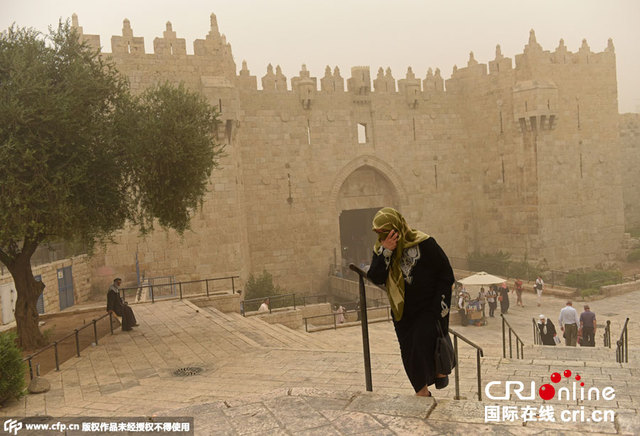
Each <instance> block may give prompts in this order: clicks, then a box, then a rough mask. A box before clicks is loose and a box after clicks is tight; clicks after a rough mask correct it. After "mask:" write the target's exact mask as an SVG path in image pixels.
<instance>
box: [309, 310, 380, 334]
mask: <svg viewBox="0 0 640 436" xmlns="http://www.w3.org/2000/svg"><path fill="white" fill-rule="evenodd" d="M380 310H384V312H385V316H384V318H385V319H386V320H387V321H391V306H376V307H368V308H367V311H368V312H373V311H380ZM354 313H355V314H360V318H359V319H357V320H356V322H360V321H361V319H362V314H361V313H360V311H359V310H346V311H344V312H343V313H338V312H333V313H328V314H326V315H314V316H308V317H306V318H303V320H304V331H305V332H307V333H309V324H308V320H311V319H321V318H329V317H333V329H334V330H336V329H337V328H338V325H341V323H338V321H337V318H338V316H340V315H344V317H345V318H346V317H347V316H348V314H354ZM376 319H377V320H380V319H381V318H380V317H378V318H376ZM330 324H331V323H329V325H330ZM325 325H326V324H325ZM312 331H314V330H312Z"/></svg>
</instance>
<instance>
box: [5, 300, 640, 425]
mask: <svg viewBox="0 0 640 436" xmlns="http://www.w3.org/2000/svg"><path fill="white" fill-rule="evenodd" d="M639 297H640V292H634V293H632V294H627V295H623V296H618V297H612V298H609V299H607V300H600V301H597V302H592V303H591V307H592V309H593V310H594V311H595V312H596V314H597V315H598V319H599V322H600V323H602V322H603V321H604V320H605V319H606V316H604V315H605V314H609V315H608V316H609V317H610V318H611V319H612V321H613V325H614V330H613V340H614V341H615V339H616V338H617V335H619V333H620V331H619V329H620V326H621V325H622V322H623V319H624V317H625V316H633V311H634V307H633V305H631V304H628V302H629V301H636V300H637V299H638V298H639ZM530 298H531V300H533V296H530ZM526 304H527V300H526V299H525V305H526ZM563 305H564V301H563V300H560V299H553V298H551V297H549V298H546V299H545V301H544V305H543V308H542V309H544V311H543V313H546V314H547V316H549V317H550V318H551V319H552V320H553V319H555V318H557V313H558V312H559V310H560V308H561V307H562V306H563ZM575 306H576V307H577V308H580V305H579V304H577V303H576V304H575ZM134 308H135V311H136V317H137V318H138V321H139V322H140V326H139V327H137V328H135V329H134V330H133V331H132V332H121V331H118V332H117V333H116V334H115V335H114V336H107V337H105V338H104V339H102V340H101V341H100V345H99V346H97V347H94V348H92V349H90V350H86V351H85V352H84V354H83V356H82V357H81V358H72V359H71V360H69V361H67V362H66V363H64V364H63V365H62V367H61V371H60V372H55V371H54V372H51V373H49V374H47V375H46V378H47V379H48V380H49V381H50V382H51V384H52V389H51V391H50V392H48V393H46V394H40V395H29V396H26V397H24V398H23V399H21V400H20V401H14V402H13V403H10V404H8V405H7V406H6V407H5V408H3V409H0V416H34V415H49V416H140V415H144V416H151V415H160V416H167V415H169V414H172V415H174V416H176V415H177V414H180V413H184V414H193V415H194V416H195V420H196V421H195V422H196V434H208V433H211V434H250V433H254V434H264V433H267V434H299V433H300V432H302V433H303V434H305V433H306V434H327V433H328V434H356V433H363V434H364V433H366V434H433V433H438V434H447V433H449V434H460V433H467V432H469V431H481V432H483V433H484V432H485V431H486V430H487V429H488V428H489V427H490V428H491V431H493V432H497V433H499V434H500V433H502V434H512V433H516V432H517V433H522V432H525V433H528V432H534V433H535V432H538V433H539V432H540V430H541V429H542V425H543V423H535V422H531V423H527V424H528V425H527V426H526V427H523V426H522V423H521V422H519V421H516V422H515V423H497V424H492V425H490V426H488V425H487V424H485V423H484V408H483V407H484V404H490V403H487V402H486V401H485V402H484V403H483V402H478V401H474V400H473V399H474V398H475V397H476V395H477V394H476V392H477V386H476V377H475V353H474V351H473V349H472V348H471V347H469V346H467V345H465V344H460V369H461V374H460V387H461V395H462V396H463V397H465V398H467V399H468V400H466V401H453V400H451V399H452V398H453V396H454V393H453V379H452V380H451V383H450V386H449V387H448V388H447V389H444V390H442V391H436V392H435V395H436V399H435V401H434V400H429V399H424V398H416V397H415V396H413V390H412V388H411V386H410V384H409V382H408V380H407V379H406V376H405V374H404V370H403V368H402V363H401V360H400V355H399V350H398V346H397V342H396V340H395V335H394V332H393V326H392V324H391V323H377V324H372V325H370V327H369V329H370V338H371V352H372V371H373V388H374V393H363V392H362V391H364V369H363V360H362V343H361V333H360V328H359V327H352V328H344V329H339V330H336V331H325V332H319V333H313V334H307V333H304V332H299V331H293V330H291V329H287V328H285V327H282V326H275V325H268V324H266V323H265V322H264V321H262V320H260V319H259V318H252V319H245V318H243V317H241V316H239V315H238V314H224V313H221V312H219V311H217V310H215V309H211V308H204V309H203V308H198V307H196V306H194V305H193V304H191V303H189V302H188V301H176V300H174V301H163V302H158V303H155V304H142V305H136V306H134ZM540 312H541V310H540V308H538V307H535V306H526V307H525V308H524V309H523V308H517V307H512V309H511V310H510V313H509V315H508V319H509V321H510V322H511V323H512V325H513V326H514V328H515V329H516V330H517V331H518V333H519V334H520V335H521V337H522V339H523V340H524V341H525V343H527V344H530V343H531V342H532V334H531V331H532V330H531V318H532V316H535V315H537V314H538V313H540ZM452 327H453V328H454V329H456V330H457V331H458V332H460V333H462V334H463V335H465V336H466V337H468V338H469V339H471V340H473V341H476V342H477V343H478V344H479V345H481V346H482V347H483V348H484V350H485V357H484V358H483V359H482V365H483V366H482V380H483V385H484V384H486V383H487V382H488V381H492V380H512V381H513V380H521V381H523V382H527V381H528V382H529V383H530V381H531V380H534V381H536V383H538V384H539V383H540V382H542V381H543V380H544V379H545V378H547V379H548V377H549V375H550V374H551V372H552V371H557V370H562V369H563V367H564V366H567V367H571V368H574V369H575V368H579V370H580V372H581V373H582V374H583V376H584V379H583V380H584V381H585V382H587V386H602V385H603V383H604V384H606V385H612V386H613V387H615V389H616V402H615V404H613V403H612V404H611V406H612V407H613V406H615V407H614V408H615V409H616V411H617V417H616V422H615V423H600V424H598V425H597V426H595V425H594V424H591V425H577V424H573V423H572V424H565V423H545V425H544V429H546V430H549V431H557V432H560V433H562V432H569V433H571V432H573V431H575V430H580V431H581V432H590V433H593V432H603V433H616V432H617V433H633V430H630V429H632V428H640V427H633V425H634V424H633V423H634V422H635V421H634V420H635V419H637V411H638V409H640V407H639V406H640V385H638V384H637V383H636V380H637V377H638V376H639V375H640V370H639V369H638V368H639V366H638V364H637V362H638V360H637V359H636V360H635V362H636V363H634V361H633V359H632V358H633V357H640V356H638V354H637V348H638V347H639V344H640V331H638V323H637V321H635V320H634V319H633V318H632V322H631V324H630V332H629V340H630V345H631V347H633V348H632V352H631V354H630V360H631V361H630V363H629V364H625V365H620V364H617V363H616V362H615V357H614V355H613V351H612V350H609V349H602V348H598V349H595V350H594V349H581V348H579V347H578V348H567V347H544V348H542V347H533V346H528V347H527V348H526V349H525V357H526V358H525V359H524V360H520V361H516V360H512V359H503V358H502V355H501V354H502V347H501V337H500V334H501V333H500V332H501V326H500V322H499V319H490V322H489V324H488V325H487V326H485V327H471V326H470V327H460V326H452ZM599 342H600V339H599ZM184 367H200V368H202V369H203V372H202V373H201V374H200V375H197V376H191V377H176V376H174V375H173V372H174V371H175V370H177V369H180V368H184ZM547 382H548V380H547ZM560 403H561V402H560ZM560 403H558V405H560ZM565 403H566V402H565ZM394 404H395V406H393V405H394ZM505 404H510V403H505ZM514 404H515V402H514ZM568 405H569V404H564V406H568ZM573 405H574V406H576V405H577V404H576V403H575V402H574V403H573ZM392 406H393V407H392ZM596 407H600V406H599V405H596ZM587 410H589V408H588V407H587ZM405 411H406V412H405ZM409 411H411V412H410V414H411V415H410V416H407V413H409ZM306 421H308V423H307V424H305V423H304V422H306ZM263 424H264V425H265V426H266V427H264V426H263V427H261V426H262V425H263ZM312 424H313V425H312ZM267 427H268V428H267Z"/></svg>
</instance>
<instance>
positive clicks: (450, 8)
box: [0, 0, 640, 113]
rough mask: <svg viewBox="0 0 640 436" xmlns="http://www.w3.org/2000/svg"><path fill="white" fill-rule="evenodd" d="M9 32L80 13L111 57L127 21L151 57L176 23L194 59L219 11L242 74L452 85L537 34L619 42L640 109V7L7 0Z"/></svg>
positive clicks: (495, 1)
mask: <svg viewBox="0 0 640 436" xmlns="http://www.w3.org/2000/svg"><path fill="white" fill-rule="evenodd" d="M0 11H1V13H0V27H1V28H2V29H6V28H7V27H8V26H10V25H11V24H12V23H16V24H17V25H19V26H29V27H34V28H36V29H38V30H41V31H45V30H46V29H47V26H49V25H53V24H55V23H57V21H58V19H60V18H63V19H66V18H70V17H71V15H72V14H73V13H76V14H77V15H78V18H79V24H80V26H82V27H83V29H84V32H85V33H88V34H98V35H100V41H101V44H102V46H103V49H104V51H105V52H111V42H110V40H111V36H112V35H120V34H121V32H122V21H123V19H125V18H128V19H129V20H130V21H131V27H132V28H133V32H134V35H135V36H141V37H144V39H145V48H146V52H147V53H152V52H153V49H152V44H153V39H154V38H155V37H161V36H162V32H163V31H164V30H165V25H166V22H167V21H171V23H172V25H173V30H174V31H175V32H176V33H177V37H178V38H185V39H186V42H187V53H193V41H194V40H195V39H202V38H204V37H205V36H206V35H207V33H208V32H209V15H210V14H211V13H215V14H216V16H217V18H218V24H219V27H220V32H221V33H223V34H225V35H226V37H227V40H228V41H229V42H230V43H231V46H232V49H233V56H234V59H235V62H236V66H237V68H238V70H239V69H240V67H241V63H242V61H243V60H246V61H247V64H248V68H249V70H250V71H251V74H253V75H256V76H258V77H261V76H263V75H264V74H265V72H266V67H267V64H269V63H271V64H273V65H274V66H275V65H280V66H281V67H282V71H283V73H284V74H285V76H287V77H289V78H290V77H293V76H296V75H298V72H299V71H300V68H301V65H302V64H303V63H304V64H306V65H307V68H308V69H309V70H310V72H311V75H312V76H317V77H321V76H322V75H323V73H324V69H325V67H326V65H330V66H331V67H332V68H333V67H335V66H338V67H339V68H340V70H341V72H342V75H343V77H349V72H350V69H351V67H352V66H357V65H365V66H370V67H371V71H372V74H375V71H377V69H378V68H379V67H384V68H385V69H386V68H387V67H391V70H392V73H393V76H394V77H395V78H396V79H401V78H403V77H404V76H405V74H406V71H407V67H408V66H411V67H412V68H413V71H414V73H415V74H416V77H420V78H424V77H425V75H426V72H427V69H428V68H429V67H431V68H434V69H435V68H440V69H441V71H442V76H443V78H445V79H448V78H449V77H450V75H451V71H452V69H453V66H454V65H457V66H459V67H462V66H466V64H467V61H468V59H469V52H470V51H473V52H474V56H475V59H476V60H477V61H478V62H481V63H487V62H488V61H490V60H493V59H494V57H495V47H496V44H500V46H501V49H502V53H503V54H504V55H505V56H507V57H510V58H512V59H513V58H514V57H515V55H516V54H519V53H521V52H522V50H523V47H524V45H525V44H526V43H527V41H528V37H529V30H530V29H534V30H535V32H536V37H537V40H538V42H539V43H540V44H541V45H542V47H543V49H544V50H550V51H553V50H555V48H556V47H557V46H558V42H559V40H560V39H561V38H562V39H564V42H565V45H566V46H567V49H568V50H570V51H572V52H576V51H577V50H578V48H579V47H580V45H581V43H582V39H586V40H587V42H588V44H589V46H590V48H591V50H592V51H594V52H601V51H602V50H604V48H605V47H606V45H607V40H608V39H609V38H612V39H613V43H614V46H615V52H616V60H617V73H618V102H619V110H620V112H621V113H625V112H640V80H638V77H640V56H638V54H639V53H638V51H639V50H638V48H637V41H638V40H640V28H639V27H638V26H637V22H638V19H639V18H640V2H637V1H632V0H628V1H627V0H624V1H613V2H602V1H592V0H581V1H573V0H571V1H562V2H558V1H547V0H542V1H538V2H534V3H529V2H519V1H507V0H487V1H482V2H478V1H469V0H466V1H449V2H431V1H407V0H399V1H393V2H390V1H375V0H368V1H361V0H349V1H334V0H327V1H323V2H307V1H299V0H277V1H242V0H234V1H200V0H198V1H186V2H168V1H164V0H158V1H154V2H131V1H122V0H115V1H114V0H111V1H91V2H87V1H79V0H62V1H55V2H54V1H36V0H23V1H20V2H16V1H10V0H1V1H0Z"/></svg>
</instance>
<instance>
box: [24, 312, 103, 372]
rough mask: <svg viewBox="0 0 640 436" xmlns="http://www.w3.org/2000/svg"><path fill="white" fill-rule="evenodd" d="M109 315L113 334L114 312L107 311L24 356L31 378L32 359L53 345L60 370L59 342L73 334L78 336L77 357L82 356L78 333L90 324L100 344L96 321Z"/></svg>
mask: <svg viewBox="0 0 640 436" xmlns="http://www.w3.org/2000/svg"><path fill="white" fill-rule="evenodd" d="M107 316H108V317H109V329H110V330H111V334H113V319H112V317H113V314H112V313H111V312H107V313H105V314H104V315H102V316H101V317H99V318H95V319H93V320H91V323H89V324H85V325H83V326H82V327H80V328H77V329H74V330H73V332H71V333H69V334H68V335H67V336H64V337H62V338H60V339H58V340H57V341H54V342H53V343H51V344H49V345H47V346H45V347H43V348H41V349H39V350H38V351H36V352H35V353H33V354H30V355H29V356H26V357H24V358H23V359H22V361H23V362H27V363H28V364H29V378H30V379H31V380H33V365H32V363H31V360H32V359H33V358H34V357H36V356H37V355H38V354H40V353H42V352H44V351H47V350H48V349H49V348H51V347H53V349H54V356H55V360H56V371H60V361H59V359H58V343H60V342H62V341H64V340H65V339H67V338H70V337H71V336H73V335H75V337H76V338H75V340H76V354H77V357H80V338H79V336H78V333H79V332H80V331H81V330H83V329H85V328H87V327H89V326H90V325H93V337H94V341H95V344H96V345H98V328H97V326H96V323H97V322H98V321H100V320H101V319H103V318H106V317H107ZM38 375H39V374H38Z"/></svg>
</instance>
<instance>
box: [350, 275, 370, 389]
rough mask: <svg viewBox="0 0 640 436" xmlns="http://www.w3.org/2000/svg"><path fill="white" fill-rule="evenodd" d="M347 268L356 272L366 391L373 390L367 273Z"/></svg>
mask: <svg viewBox="0 0 640 436" xmlns="http://www.w3.org/2000/svg"><path fill="white" fill-rule="evenodd" d="M349 268H350V269H351V270H352V271H355V272H356V273H357V274H358V288H359V292H360V326H361V327H362V352H363V354H364V378H365V385H366V387H367V391H369V392H372V391H373V382H372V381H371V380H372V379H371V352H370V350H369V320H368V319H367V296H366V293H365V286H364V278H365V277H366V276H367V273H366V272H364V271H363V270H361V269H360V268H358V267H357V266H355V265H354V264H349Z"/></svg>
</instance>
